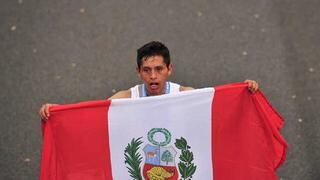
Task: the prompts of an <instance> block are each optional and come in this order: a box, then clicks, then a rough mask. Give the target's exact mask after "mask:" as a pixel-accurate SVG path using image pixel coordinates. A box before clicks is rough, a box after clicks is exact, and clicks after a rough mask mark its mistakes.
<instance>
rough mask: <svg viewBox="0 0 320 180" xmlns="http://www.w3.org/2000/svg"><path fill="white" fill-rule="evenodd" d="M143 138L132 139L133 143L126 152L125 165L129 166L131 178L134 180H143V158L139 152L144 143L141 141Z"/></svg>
mask: <svg viewBox="0 0 320 180" xmlns="http://www.w3.org/2000/svg"><path fill="white" fill-rule="evenodd" d="M141 138H142V137H139V138H138V139H134V138H133V139H132V140H131V143H129V144H128V145H127V147H126V149H125V151H124V156H125V164H128V166H127V169H128V172H129V174H130V176H131V177H132V178H133V179H134V180H142V176H141V173H140V172H141V167H140V164H141V161H142V157H141V154H140V153H139V152H138V150H139V149H140V145H141V144H142V143H143V142H142V141H141Z"/></svg>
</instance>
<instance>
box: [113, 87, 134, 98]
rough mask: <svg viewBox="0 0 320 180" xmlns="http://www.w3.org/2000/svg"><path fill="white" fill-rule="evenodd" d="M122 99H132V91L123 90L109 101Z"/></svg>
mask: <svg viewBox="0 0 320 180" xmlns="http://www.w3.org/2000/svg"><path fill="white" fill-rule="evenodd" d="M122 98H131V90H130V89H128V90H123V91H119V92H117V93H115V94H114V95H113V96H111V97H109V98H108V99H122Z"/></svg>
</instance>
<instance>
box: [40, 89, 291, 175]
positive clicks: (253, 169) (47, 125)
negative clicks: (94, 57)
mask: <svg viewBox="0 0 320 180" xmlns="http://www.w3.org/2000/svg"><path fill="white" fill-rule="evenodd" d="M50 112H51V113H50V118H49V120H47V121H46V122H44V121H43V123H42V130H43V148H42V160H41V172H40V179H41V180H111V179H113V180H131V179H145V180H161V179H163V180H178V179H195V180H211V179H214V180H238V179H239V180H255V179H259V180H274V179H277V176H276V169H277V168H278V167H279V166H280V165H281V164H282V163H283V162H284V161H285V157H286V152H287V148H288V145H287V142H286V141H285V140H284V138H283V137H282V136H281V134H280V132H279V131H280V128H281V127H282V126H283V123H284V121H283V119H282V118H281V117H280V116H279V114H278V113H277V112H276V111H275V110H274V109H273V108H272V106H271V105H270V104H269V102H268V101H267V99H266V98H265V97H264V95H263V94H262V93H261V92H260V91H258V92H256V93H254V94H252V93H250V92H249V91H248V89H247V85H246V84H244V83H234V84H228V85H223V86H218V87H215V88H204V89H197V90H192V91H184V92H179V93H176V94H168V95H160V96H152V97H146V98H140V99H116V100H98V101H88V102H81V103H77V104H69V105H59V106H55V107H52V108H51V109H50Z"/></svg>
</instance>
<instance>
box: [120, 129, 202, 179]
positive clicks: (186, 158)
mask: <svg viewBox="0 0 320 180" xmlns="http://www.w3.org/2000/svg"><path fill="white" fill-rule="evenodd" d="M157 135H161V136H162V137H163V138H160V139H161V140H159V139H157V138H155V136H157ZM141 139H142V137H140V138H137V139H135V138H133V139H132V140H131V142H130V143H129V144H128V145H127V147H126V149H125V153H124V155H125V163H126V164H127V168H128V172H129V174H130V176H131V177H132V178H133V179H135V180H142V179H145V180H178V178H179V174H180V179H183V180H190V179H192V175H193V174H194V173H195V171H196V168H197V166H196V165H195V164H194V163H193V162H192V161H193V159H194V157H193V153H192V152H191V151H190V149H191V147H190V146H188V144H187V141H186V139H185V138H183V137H181V138H180V139H176V141H175V143H174V145H175V147H173V146H172V145H169V144H170V142H171V133H170V132H169V131H168V130H167V129H165V128H153V129H151V130H150V131H149V132H148V141H149V143H148V144H146V145H145V146H144V148H143V149H142V150H143V152H144V155H145V162H144V165H143V170H142V172H141V162H142V159H143V158H142V155H141V153H140V152H139V150H140V146H141V144H142V143H143V142H142V140H141ZM150 143H151V144H150ZM176 149H178V150H180V156H179V163H178V164H177V165H178V169H177V166H176V163H175V162H176V161H175V160H176V155H177V151H176ZM178 170H179V172H178Z"/></svg>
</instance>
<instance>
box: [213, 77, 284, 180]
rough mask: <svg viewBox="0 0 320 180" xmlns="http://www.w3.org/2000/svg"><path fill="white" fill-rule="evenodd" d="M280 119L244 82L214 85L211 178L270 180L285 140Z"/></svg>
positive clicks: (220, 179)
mask: <svg viewBox="0 0 320 180" xmlns="http://www.w3.org/2000/svg"><path fill="white" fill-rule="evenodd" d="M282 124H283V120H282V118H281V117H280V116H279V115H278V113H276V111H275V110H274V109H273V108H272V107H271V105H270V104H269V103H268V101H267V99H266V98H264V96H263V94H262V93H261V92H260V91H258V92H256V93H254V94H252V93H250V92H249V91H248V89H247V85H246V84H245V83H235V84H229V85H224V86H219V87H216V88H215V95H214V100H213V104H212V157H213V171H214V172H213V174H214V180H256V179H259V180H274V179H277V176H276V173H275V170H276V168H277V167H279V165H280V164H281V163H282V162H283V161H284V159H285V155H286V152H287V143H286V141H285V140H284V139H283V138H282V136H281V134H280V133H279V129H280V127H281V126H282Z"/></svg>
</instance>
